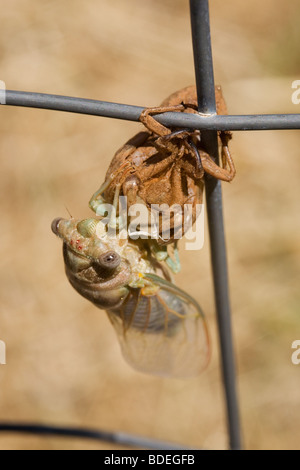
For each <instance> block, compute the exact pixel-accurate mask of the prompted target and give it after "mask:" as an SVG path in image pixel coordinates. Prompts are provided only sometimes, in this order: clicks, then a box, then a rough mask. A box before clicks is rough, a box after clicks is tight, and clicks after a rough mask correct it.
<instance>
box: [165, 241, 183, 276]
mask: <svg viewBox="0 0 300 470" xmlns="http://www.w3.org/2000/svg"><path fill="white" fill-rule="evenodd" d="M166 263H167V265H168V266H169V268H170V269H171V271H172V272H173V273H174V274H178V273H179V272H180V270H181V264H180V258H179V251H178V248H177V241H176V242H175V243H174V259H173V258H171V256H170V255H168V258H167V259H166Z"/></svg>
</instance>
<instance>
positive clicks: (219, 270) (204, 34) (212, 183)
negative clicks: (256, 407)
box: [190, 0, 241, 449]
mask: <svg viewBox="0 0 300 470" xmlns="http://www.w3.org/2000/svg"><path fill="white" fill-rule="evenodd" d="M190 9H191V24H192V37H193V48H194V62H195V73H196V84H197V92H198V106H199V111H200V112H203V113H204V112H205V113H209V114H214V115H216V113H217V111H216V100H215V86H214V72H213V60H212V51H211V39H210V23H209V6H208V0H190ZM201 141H202V143H203V146H204V148H206V150H207V152H208V153H209V154H210V155H211V156H212V157H214V159H215V161H216V162H217V163H219V150H218V133H217V132H216V131H204V132H202V133H201ZM205 189H206V204H207V215H208V226H209V235H210V251H211V260H212V269H213V279H214V289H215V303H216V310H217V319H218V331H219V341H220V350H221V351H220V352H221V354H220V360H221V364H222V375H223V382H224V389H225V397H226V405H227V406H226V410H227V422H228V434H229V441H230V448H231V449H240V448H241V432H240V420H239V406H238V397H237V392H236V377H235V376H236V374H235V361H234V353H233V340H232V331H231V312H230V303H229V288H228V273H227V256H226V245H225V233H224V222H223V204H222V188H221V182H220V181H219V180H216V179H215V178H208V177H207V178H206V179H205Z"/></svg>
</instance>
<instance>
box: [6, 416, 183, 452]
mask: <svg viewBox="0 0 300 470" xmlns="http://www.w3.org/2000/svg"><path fill="white" fill-rule="evenodd" d="M3 432H13V433H24V434H31V435H39V436H59V437H73V438H76V437H77V438H80V439H92V440H96V441H106V442H111V443H113V444H118V445H122V446H127V447H140V448H146V449H156V450H183V449H186V450H188V448H187V447H185V446H180V445H176V444H173V443H169V442H164V441H159V440H155V439H149V438H146V437H140V436H135V435H133V434H127V433H123V432H108V431H99V430H92V429H85V428H75V427H74V428H73V427H60V426H59V427H57V426H48V425H41V424H26V423H24V424H21V423H1V422H0V433H3Z"/></svg>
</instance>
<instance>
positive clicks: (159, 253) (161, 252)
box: [150, 240, 181, 274]
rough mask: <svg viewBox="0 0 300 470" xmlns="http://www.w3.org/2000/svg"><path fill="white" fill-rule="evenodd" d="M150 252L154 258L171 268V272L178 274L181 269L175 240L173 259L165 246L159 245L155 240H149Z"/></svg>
mask: <svg viewBox="0 0 300 470" xmlns="http://www.w3.org/2000/svg"><path fill="white" fill-rule="evenodd" d="M150 248H151V253H152V254H153V256H154V257H155V259H156V260H157V261H158V262H159V263H161V262H162V261H164V262H165V263H166V264H167V265H168V267H169V268H170V269H171V271H172V273H173V274H178V273H179V272H180V270H181V264H180V259H179V251H178V248H177V242H175V244H174V259H173V258H171V256H170V255H169V253H168V247H167V246H159V245H158V244H157V242H156V241H153V240H152V242H151V244H150Z"/></svg>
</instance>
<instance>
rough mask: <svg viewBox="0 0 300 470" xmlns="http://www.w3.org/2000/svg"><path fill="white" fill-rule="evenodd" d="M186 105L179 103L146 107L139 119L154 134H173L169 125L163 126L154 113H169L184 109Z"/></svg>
mask: <svg viewBox="0 0 300 470" xmlns="http://www.w3.org/2000/svg"><path fill="white" fill-rule="evenodd" d="M183 110H184V106H183V105H181V104H179V105H175V106H158V107H155V108H146V109H144V110H143V111H142V113H141V115H140V117H139V120H140V121H141V122H142V123H143V124H144V126H145V127H146V128H147V129H148V130H149V131H150V132H153V134H156V135H158V136H160V137H162V136H165V135H168V134H171V131H170V129H168V127H166V126H163V125H162V124H160V123H159V122H158V121H156V119H155V118H154V117H152V114H162V113H168V112H172V111H183Z"/></svg>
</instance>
